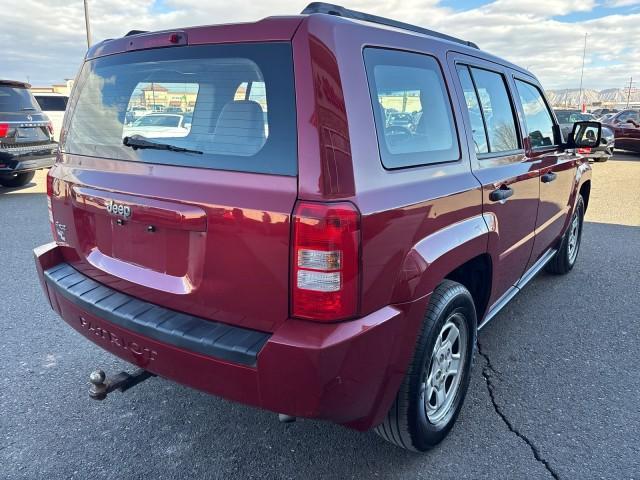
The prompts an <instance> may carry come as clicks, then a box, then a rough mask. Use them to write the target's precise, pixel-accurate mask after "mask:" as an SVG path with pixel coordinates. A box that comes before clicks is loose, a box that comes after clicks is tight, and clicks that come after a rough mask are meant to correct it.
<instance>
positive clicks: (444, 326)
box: [375, 280, 476, 451]
mask: <svg viewBox="0 0 640 480" xmlns="http://www.w3.org/2000/svg"><path fill="white" fill-rule="evenodd" d="M475 341H476V311H475V307H474V303H473V298H472V297H471V294H470V293H469V291H468V290H467V289H466V288H465V287H464V286H463V285H461V284H459V283H457V282H453V281H450V280H445V281H444V282H442V283H441V284H440V285H439V286H438V287H437V288H436V290H435V291H434V292H433V294H432V296H431V301H430V303H429V306H428V308H427V312H426V314H425V317H424V321H423V323H422V328H421V330H420V333H419V335H418V339H417V342H416V349H415V352H414V354H413V359H412V361H411V363H410V365H409V368H408V370H407V373H406V376H405V378H404V381H403V382H402V385H401V386H400V390H399V391H398V394H397V397H396V400H395V402H394V404H393V405H392V406H391V409H390V410H389V413H388V414H387V416H386V417H385V419H384V421H383V422H382V423H381V424H380V425H378V426H377V427H376V429H375V431H376V433H377V434H378V435H380V436H381V437H382V438H384V439H385V440H387V441H388V442H391V443H393V444H395V445H397V446H399V447H401V448H405V449H407V450H413V451H425V450H428V449H430V448H432V447H434V446H435V445H437V444H438V443H439V442H440V441H442V439H444V437H445V436H446V435H447V433H449V431H450V430H451V428H452V427H453V424H454V423H455V421H456V418H457V417H458V414H459V413H460V409H461V408H462V403H463V401H464V398H465V396H466V393H467V389H468V387H469V379H470V377H471V364H472V358H473V351H474V345H475Z"/></svg>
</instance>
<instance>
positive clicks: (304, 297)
mask: <svg viewBox="0 0 640 480" xmlns="http://www.w3.org/2000/svg"><path fill="white" fill-rule="evenodd" d="M292 262H293V268H292V272H293V278H292V279H291V283H292V290H293V292H292V313H293V316H294V317H298V318H306V319H310V320H318V321H324V322H331V321H336V320H343V319H346V318H350V317H353V316H355V315H356V314H357V313H358V290H359V268H360V213H359V212H358V210H357V209H356V207H355V206H354V205H352V204H351V203H346V202H343V203H311V202H300V203H298V205H297V206H296V209H295V211H294V216H293V259H292Z"/></svg>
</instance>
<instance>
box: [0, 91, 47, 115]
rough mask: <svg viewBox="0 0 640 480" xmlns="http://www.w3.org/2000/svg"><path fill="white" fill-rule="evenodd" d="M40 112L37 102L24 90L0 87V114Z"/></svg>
mask: <svg viewBox="0 0 640 480" xmlns="http://www.w3.org/2000/svg"><path fill="white" fill-rule="evenodd" d="M29 111H36V112H39V111H40V107H39V106H38V102H36V101H35V99H34V98H33V95H31V92H30V91H29V90H28V89H26V88H20V87H8V86H3V85H0V112H29Z"/></svg>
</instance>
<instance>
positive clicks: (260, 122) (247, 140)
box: [62, 43, 297, 175]
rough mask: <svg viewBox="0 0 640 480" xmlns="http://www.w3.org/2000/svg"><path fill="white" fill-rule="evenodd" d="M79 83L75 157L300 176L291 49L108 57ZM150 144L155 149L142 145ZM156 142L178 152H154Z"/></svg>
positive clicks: (68, 145) (268, 46) (273, 46)
mask: <svg viewBox="0 0 640 480" xmlns="http://www.w3.org/2000/svg"><path fill="white" fill-rule="evenodd" d="M78 84H79V89H78V92H79V93H75V94H74V95H76V96H74V98H73V99H72V101H71V105H72V114H71V120H70V123H69V128H68V134H67V136H66V138H65V142H64V145H63V146H62V148H63V151H65V152H68V153H75V154H80V155H88V156H97V157H104V158H110V159H116V160H128V161H139V162H148V163H164V164H171V165H184V166H192V167H201V168H215V169H222V170H237V171H248V172H257V173H270V174H280V175H296V173H297V155H296V150H297V146H296V137H297V135H296V119H295V100H294V98H295V97H294V85H293V66H292V59H291V45H290V44H288V43H263V44H257V43H256V44H233V45H212V46H193V47H174V48H163V49H152V50H145V51H137V52H129V53H124V54H119V55H113V56H108V57H102V58H98V59H95V60H91V61H88V62H86V63H85V65H84V67H83V69H82V72H81V73H80V78H79V80H78ZM141 142H143V143H145V145H146V147H142V148H140V147H139V144H140V143H141ZM125 143H127V144H129V145H134V144H138V148H132V147H131V146H127V145H125ZM149 143H152V144H160V145H161V147H160V148H162V146H166V145H169V146H170V149H169V150H167V149H164V150H161V149H158V148H150V147H149ZM156 147H157V145H156Z"/></svg>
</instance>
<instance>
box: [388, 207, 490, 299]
mask: <svg viewBox="0 0 640 480" xmlns="http://www.w3.org/2000/svg"><path fill="white" fill-rule="evenodd" d="M490 235H497V219H496V218H495V216H494V215H493V214H491V213H484V214H480V215H475V216H473V217H469V218H467V219H465V220H462V221H460V222H457V223H454V224H452V225H449V226H447V227H445V228H442V229H440V230H437V231H435V232H433V233H431V234H429V235H427V236H426V237H424V238H423V239H421V240H420V241H419V242H417V243H416V244H415V245H414V246H413V247H412V248H411V249H410V250H409V252H408V253H407V255H406V257H405V259H404V261H403V263H402V268H401V270H400V275H399V276H398V280H397V281H396V284H395V286H394V289H393V295H392V303H401V302H408V301H411V300H413V299H417V298H420V297H423V296H425V295H427V294H429V293H431V292H433V290H434V289H435V288H436V286H437V285H438V284H439V283H440V282H441V281H442V280H443V279H444V278H445V277H446V275H447V274H449V273H450V272H452V271H453V270H455V269H456V268H458V267H459V266H460V265H462V264H464V263H465V262H467V261H469V260H471V259H472V258H474V257H477V256H478V255H481V254H483V253H486V252H487V246H488V240H489V237H490Z"/></svg>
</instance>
